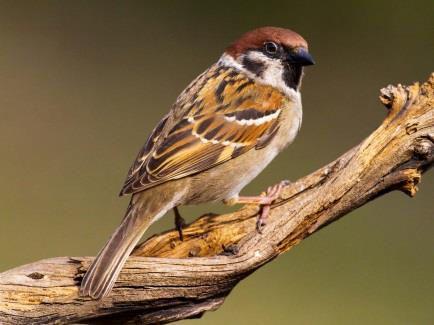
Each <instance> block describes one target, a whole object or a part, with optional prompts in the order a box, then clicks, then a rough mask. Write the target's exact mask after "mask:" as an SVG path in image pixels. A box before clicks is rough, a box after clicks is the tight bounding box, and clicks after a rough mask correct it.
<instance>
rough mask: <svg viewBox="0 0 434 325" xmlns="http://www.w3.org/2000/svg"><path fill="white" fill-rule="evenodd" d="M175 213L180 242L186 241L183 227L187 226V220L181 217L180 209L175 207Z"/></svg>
mask: <svg viewBox="0 0 434 325" xmlns="http://www.w3.org/2000/svg"><path fill="white" fill-rule="evenodd" d="M173 212H174V213H175V227H176V230H178V233H179V240H180V241H184V235H183V233H182V227H184V226H185V220H184V218H183V217H181V214H180V213H179V210H178V207H174V208H173Z"/></svg>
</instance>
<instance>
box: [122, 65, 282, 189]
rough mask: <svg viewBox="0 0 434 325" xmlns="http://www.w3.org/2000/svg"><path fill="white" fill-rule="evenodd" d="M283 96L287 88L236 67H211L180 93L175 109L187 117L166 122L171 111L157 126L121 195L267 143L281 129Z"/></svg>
mask: <svg viewBox="0 0 434 325" xmlns="http://www.w3.org/2000/svg"><path fill="white" fill-rule="evenodd" d="M283 100H284V95H283V94H282V93H281V92H279V91H277V90H276V89H274V88H272V87H269V86H265V85H259V84H255V83H254V82H253V81H252V80H251V79H248V78H247V77H246V76H245V75H243V74H240V73H238V72H236V71H235V70H234V69H232V68H227V67H225V68H223V67H221V66H215V67H214V68H211V69H210V70H208V71H207V73H205V74H202V75H201V76H200V77H198V80H196V81H194V82H193V83H192V84H191V85H190V86H189V87H187V89H186V91H184V92H183V93H182V94H181V95H180V97H179V98H178V100H177V102H176V103H175V105H174V108H173V109H172V112H171V114H172V115H177V116H182V117H181V118H178V122H177V123H171V122H170V121H169V122H166V121H167V120H169V118H168V117H169V116H170V115H171V114H168V115H167V116H166V117H165V119H163V120H162V122H160V124H163V125H160V124H159V126H157V127H156V128H155V129H154V131H153V133H152V135H151V136H150V137H149V139H148V141H147V143H146V145H145V147H144V149H142V151H141V153H140V154H139V156H138V158H137V160H136V162H135V163H134V165H133V167H132V168H131V169H130V172H129V174H128V177H127V181H126V182H125V185H124V187H123V189H122V191H121V194H128V193H135V192H138V191H141V190H144V189H146V188H149V187H152V186H155V185H157V184H161V183H163V182H167V181H169V180H172V179H179V178H182V177H186V176H188V175H192V174H195V173H199V172H201V171H204V170H207V169H209V168H212V167H214V166H216V165H219V164H221V163H223V162H225V161H228V160H230V159H233V158H236V157H238V156H240V155H242V154H243V153H245V152H247V151H249V150H251V149H252V148H256V149H260V148H263V147H265V146H266V145H267V144H268V143H269V141H270V140H271V139H272V138H273V137H274V135H275V134H276V132H277V130H278V119H279V114H280V110H281V107H282V105H283V103H282V102H283ZM170 124H173V125H170ZM168 125H169V126H168ZM162 130H166V131H162Z"/></svg>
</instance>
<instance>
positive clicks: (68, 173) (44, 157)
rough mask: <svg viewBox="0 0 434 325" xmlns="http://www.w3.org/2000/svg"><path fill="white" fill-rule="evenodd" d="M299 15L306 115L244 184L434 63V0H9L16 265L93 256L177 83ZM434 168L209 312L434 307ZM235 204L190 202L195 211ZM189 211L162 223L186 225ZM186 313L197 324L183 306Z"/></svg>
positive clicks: (299, 170)
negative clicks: (255, 31)
mask: <svg viewBox="0 0 434 325" xmlns="http://www.w3.org/2000/svg"><path fill="white" fill-rule="evenodd" d="M264 25H274V26H281V27H289V28H292V29H294V30H296V31H297V32H299V33H300V34H302V35H303V36H304V37H305V38H306V39H307V40H308V41H309V43H310V49H311V53H312V54H313V55H314V57H315V59H316V61H317V65H315V66H314V67H311V68H308V69H307V71H306V72H307V73H306V77H305V79H304V84H303V101H304V105H303V106H304V117H303V122H304V124H303V127H302V129H301V132H300V134H299V136H298V138H297V140H296V141H295V143H294V144H293V145H292V146H291V147H290V148H289V149H288V150H287V151H285V152H284V153H283V154H281V155H280V156H279V157H278V158H277V159H276V160H275V161H274V162H273V163H272V164H271V165H270V166H269V167H268V168H267V169H266V170H265V171H264V172H263V173H262V174H261V175H260V177H258V178H257V179H256V180H255V181H254V182H253V183H252V184H251V185H249V186H248V187H247V188H246V190H245V191H244V193H248V194H254V193H258V192H260V191H261V190H263V189H264V188H265V187H266V186H267V185H270V184H273V183H275V182H277V181H279V180H281V179H285V178H287V179H292V180H296V179H297V178H299V177H301V176H303V175H306V174H307V173H310V172H312V171H314V170H315V169H317V168H318V167H320V166H322V165H324V164H326V163H328V162H330V161H331V160H333V159H335V158H336V157H337V156H338V155H340V154H342V153H343V152H344V151H346V150H347V149H349V148H351V147H352V146H354V145H356V144H357V143H359V142H360V141H361V140H363V138H365V137H366V136H367V135H368V134H369V133H370V132H372V131H373V130H374V129H375V128H376V127H377V126H378V125H379V124H380V123H381V121H382V119H383V118H384V117H385V114H386V110H385V108H384V107H382V105H380V103H379V101H378V94H379V89H380V88H381V87H384V86H386V85H387V84H389V83H392V84H394V83H398V82H400V83H404V84H408V83H412V82H413V81H425V80H426V78H427V77H428V75H429V73H430V72H431V71H433V70H434V65H433V63H434V62H433V58H434V2H433V1H432V0H426V1H418V0H415V1H379V0H376V1H363V2H362V1H358V2H357V1H327V2H326V1H317V2H312V1H271V0H268V1H249V2H242V1H223V0H221V1H218V2H217V1H209V2H207V1H177V2H174V1H159V2H158V3H154V4H151V3H150V2H145V1H34V2H31V1H1V2H0V150H1V151H0V152H1V160H0V179H1V186H0V271H4V270H7V269H9V268H12V267H15V266H18V265H21V264H24V263H29V262H32V261H36V260H39V259H43V258H48V257H54V256H66V255H72V256H74V255H75V256H80V255H94V254H95V253H97V251H98V250H99V249H100V248H101V247H102V245H103V244H104V243H105V241H106V240H107V238H108V237H109V235H110V234H111V233H112V231H113V230H114V229H115V227H116V226H117V225H118V223H119V222H120V219H121V217H122V216H123V213H124V210H125V207H126V205H127V203H128V198H118V197H117V194H118V192H119V190H120V187H121V185H122V182H123V181H124V177H125V175H126V172H127V170H128V168H129V167H130V164H131V163H132V162H133V159H134V158H135V156H136V153H137V152H138V150H139V149H140V147H141V146H142V145H143V144H144V142H145V140H146V137H147V135H148V133H149V132H150V131H151V129H152V128H153V126H154V125H155V124H156V123H157V121H158V120H159V118H160V117H162V116H163V114H165V113H166V112H167V111H168V109H169V107H170V105H171V104H172V103H173V102H174V100H175V98H176V96H177V95H178V93H179V92H180V91H181V90H182V89H183V88H184V87H185V86H186V85H187V84H188V83H189V82H190V81H191V80H192V79H193V78H194V77H195V76H196V75H198V74H199V73H201V72H202V71H203V70H204V69H205V68H207V67H208V66H209V65H210V64H212V63H213V62H215V61H216V60H217V59H218V57H219V56H220V54H221V53H222V51H223V50H224V48H225V47H226V46H227V45H228V44H229V43H230V42H232V41H233V40H234V39H235V38H237V37H238V36H239V35H240V34H241V33H243V32H245V31H247V30H249V29H252V28H255V27H259V26H264ZM433 193H434V173H433V172H430V173H427V174H425V175H424V177H423V178H422V183H421V184H420V192H419V193H418V194H417V195H416V197H415V198H413V199H410V198H408V197H407V196H405V195H404V194H402V193H398V192H396V193H391V194H389V195H386V196H384V197H382V198H379V199H377V200H375V201H374V202H371V203H369V204H368V205H366V206H364V207H362V208H360V209H358V210H357V211H354V212H353V213H351V214H350V215H348V216H346V217H345V218H343V219H341V220H340V221H338V222H336V223H334V224H333V225H331V226H329V227H327V228H325V229H323V230H321V231H320V232H319V233H318V234H316V235H314V236H312V237H311V238H309V239H307V240H305V241H303V242H302V243H301V244H300V245H299V246H297V247H296V248H295V249H293V250H291V251H290V252H289V253H287V254H285V255H283V256H280V257H279V258H278V259H276V260H275V261H273V262H272V263H269V264H268V265H266V266H265V267H263V268H261V269H260V270H259V271H257V272H256V273H254V274H253V275H252V276H250V277H248V278H247V279H246V280H245V281H243V282H242V283H240V284H239V285H238V286H237V287H236V289H235V290H234V291H233V292H232V294H231V295H230V296H229V298H228V299H227V300H226V302H225V304H224V305H223V307H222V308H221V309H220V310H218V311H217V312H212V313H207V314H206V315H205V316H204V317H203V318H202V320H201V321H200V322H202V323H204V324H222V323H223V322H225V323H226V324H264V323H267V324H287V323H291V324H349V323H351V324H434V311H433V307H434V236H433V233H434V203H433V199H434V197H433ZM209 211H214V212H221V211H227V209H226V208H223V207H222V206H221V205H219V204H215V205H203V206H199V207H194V208H190V207H188V208H182V209H181V212H182V213H183V215H184V216H186V217H187V216H188V218H189V220H190V221H191V220H193V219H194V218H195V217H197V216H199V215H200V214H202V213H205V212H209ZM172 225H173V216H172V215H169V216H168V217H166V218H163V219H162V220H160V221H159V222H158V223H157V224H156V225H155V226H153V227H152V229H151V230H150V231H149V232H148V233H147V236H149V235H150V234H152V233H155V232H159V231H162V230H164V229H168V228H171V227H172ZM181 323H182V324H190V323H198V321H183V322H181Z"/></svg>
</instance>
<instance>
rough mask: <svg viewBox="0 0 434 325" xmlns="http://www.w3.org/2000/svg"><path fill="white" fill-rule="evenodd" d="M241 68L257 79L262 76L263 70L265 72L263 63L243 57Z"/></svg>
mask: <svg viewBox="0 0 434 325" xmlns="http://www.w3.org/2000/svg"><path fill="white" fill-rule="evenodd" d="M243 67H244V68H245V69H246V70H249V71H250V72H252V73H253V74H255V75H256V76H258V77H260V76H262V74H263V73H264V70H265V65H264V63H262V62H258V61H254V60H252V59H249V58H248V57H245V58H244V59H243Z"/></svg>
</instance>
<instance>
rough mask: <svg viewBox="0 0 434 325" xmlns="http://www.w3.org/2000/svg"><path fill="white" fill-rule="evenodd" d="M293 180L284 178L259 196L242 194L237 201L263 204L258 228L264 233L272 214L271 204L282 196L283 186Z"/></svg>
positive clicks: (257, 224)
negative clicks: (268, 218)
mask: <svg viewBox="0 0 434 325" xmlns="http://www.w3.org/2000/svg"><path fill="white" fill-rule="evenodd" d="M290 183H291V182H290V181H287V180H284V181H281V182H279V183H278V184H275V185H273V186H270V187H268V188H267V191H266V192H264V193H261V195H259V196H240V197H239V198H238V199H237V202H236V203H245V204H258V205H260V206H261V212H260V214H259V216H258V219H257V221H256V230H257V232H258V233H260V234H262V230H263V229H264V227H265V225H266V220H267V217H268V215H269V214H270V209H271V204H272V203H273V202H274V201H275V200H277V199H278V198H279V197H280V194H281V192H282V189H283V187H285V186H288V185H289V184H290Z"/></svg>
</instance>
